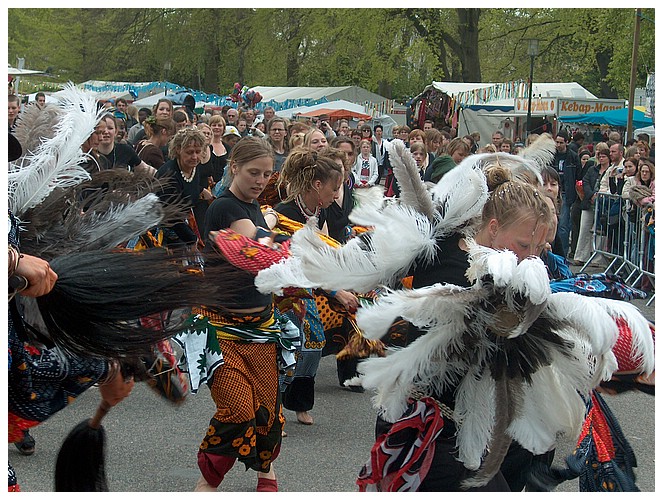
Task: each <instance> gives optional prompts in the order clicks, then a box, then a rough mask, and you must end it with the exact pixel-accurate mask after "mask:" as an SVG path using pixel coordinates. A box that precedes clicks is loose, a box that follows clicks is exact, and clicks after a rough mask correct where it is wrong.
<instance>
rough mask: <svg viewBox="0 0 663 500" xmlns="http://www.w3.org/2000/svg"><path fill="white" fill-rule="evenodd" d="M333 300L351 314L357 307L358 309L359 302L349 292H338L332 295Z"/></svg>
mask: <svg viewBox="0 0 663 500" xmlns="http://www.w3.org/2000/svg"><path fill="white" fill-rule="evenodd" d="M334 298H335V299H336V300H338V301H339V302H340V303H341V305H342V306H343V307H345V308H346V309H347V310H348V311H349V312H351V313H353V312H356V311H357V307H359V301H358V300H357V297H355V295H354V294H353V293H351V292H347V291H345V290H338V291H337V292H336V294H335V295H334Z"/></svg>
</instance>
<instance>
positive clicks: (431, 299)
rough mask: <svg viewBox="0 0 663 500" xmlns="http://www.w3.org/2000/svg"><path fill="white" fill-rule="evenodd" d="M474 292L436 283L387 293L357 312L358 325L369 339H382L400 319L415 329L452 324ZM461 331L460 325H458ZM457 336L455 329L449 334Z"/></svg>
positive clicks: (465, 310) (464, 309)
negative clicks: (397, 319) (395, 321)
mask: <svg viewBox="0 0 663 500" xmlns="http://www.w3.org/2000/svg"><path fill="white" fill-rule="evenodd" d="M475 297H476V292H472V291H468V289H466V288H463V287H460V286H457V285H442V284H440V283H437V284H435V285H431V286H429V287H424V288H418V289H416V290H399V291H387V292H386V293H385V294H384V295H381V296H380V297H379V298H378V300H377V301H376V302H375V303H374V304H372V305H369V306H366V307H362V308H360V309H359V310H358V311H357V325H358V326H359V328H361V330H362V332H363V333H364V336H365V337H366V338H369V339H376V338H380V337H382V336H383V335H384V334H385V333H387V330H388V329H389V327H390V326H391V324H392V323H393V322H394V320H396V318H398V317H399V316H401V317H403V318H404V319H406V320H407V321H409V322H411V323H412V324H413V325H415V326H417V327H434V326H440V325H449V324H453V321H454V320H456V319H458V318H462V317H463V316H464V315H465V313H466V312H467V308H468V307H469V304H468V302H469V300H470V299H472V298H475ZM457 326H458V327H459V328H460V329H464V326H463V325H462V321H461V322H460V323H459V324H458V325H457ZM456 333H458V328H456V329H454V330H453V332H452V334H453V335H455V334H456Z"/></svg>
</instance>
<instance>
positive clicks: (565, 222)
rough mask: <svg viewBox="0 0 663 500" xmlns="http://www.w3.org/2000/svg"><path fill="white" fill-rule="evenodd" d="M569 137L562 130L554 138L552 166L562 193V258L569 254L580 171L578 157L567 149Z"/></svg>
mask: <svg viewBox="0 0 663 500" xmlns="http://www.w3.org/2000/svg"><path fill="white" fill-rule="evenodd" d="M568 144H569V136H568V134H567V133H566V131H564V130H560V131H559V132H557V135H556V136H555V148H556V149H557V151H556V152H555V158H554V159H553V163H552V166H553V167H555V168H556V169H557V172H558V173H559V180H560V182H559V188H560V190H561V191H562V207H561V213H560V216H559V236H560V238H561V239H562V248H563V249H564V257H566V256H567V255H568V253H569V234H570V233H571V205H573V202H574V201H576V197H577V196H578V195H577V194H576V189H575V185H576V179H577V175H578V170H579V169H580V161H579V160H578V155H577V154H576V153H575V152H573V151H572V150H571V149H569V147H568Z"/></svg>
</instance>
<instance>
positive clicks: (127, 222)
mask: <svg viewBox="0 0 663 500" xmlns="http://www.w3.org/2000/svg"><path fill="white" fill-rule="evenodd" d="M55 108H56V109H57V112H54V113H51V114H49V115H48V116H50V117H51V118H52V119H53V122H52V123H51V129H52V130H51V133H50V134H47V135H46V136H45V137H41V138H39V137H37V135H38V134H39V130H49V127H47V126H46V125H45V124H43V123H41V124H40V127H37V129H36V130H31V129H29V127H30V124H29V122H28V121H27V118H28V115H26V121H25V122H23V123H19V125H18V130H17V132H18V133H19V135H21V134H24V135H23V137H25V138H26V144H29V145H30V147H31V148H34V149H27V150H26V152H25V154H23V151H18V152H17V154H16V155H15V156H13V157H11V158H10V164H9V175H8V180H9V204H10V212H9V229H10V232H9V243H10V246H9V253H10V256H12V255H13V256H14V257H15V259H14V260H10V265H11V267H10V328H9V346H10V355H11V362H10V366H9V380H10V384H9V414H10V426H9V431H10V441H16V440H18V439H20V436H21V433H22V432H23V431H24V430H26V429H28V428H30V427H32V426H34V425H37V424H38V423H40V422H42V421H44V420H45V419H47V418H48V417H50V416H51V415H52V414H54V413H55V412H57V411H59V410H61V409H62V408H63V407H64V406H66V405H67V404H68V403H70V402H71V401H72V400H73V399H74V398H75V397H76V396H77V395H78V394H80V393H81V392H83V391H84V390H86V389H87V388H88V387H90V386H91V385H93V384H95V383H97V382H99V383H103V382H104V381H106V382H107V383H108V384H111V383H115V382H117V383H118V384H119V389H120V392H118V391H115V393H114V394H109V393H108V391H106V394H105V395H104V391H102V397H104V398H105V399H106V400H107V402H108V403H109V404H110V405H113V404H116V403H117V402H119V400H121V399H122V397H124V396H126V394H127V393H128V392H127V389H126V387H127V386H128V387H129V389H130V383H129V384H125V383H124V379H125V377H127V378H129V379H130V378H131V375H132V374H133V371H134V370H136V369H139V368H140V365H136V364H135V360H134V357H135V356H137V355H140V354H141V353H142V352H144V351H145V349H147V348H149V346H151V345H152V344H154V343H155V342H156V341H158V340H160V339H163V338H167V337H168V336H170V335H173V334H174V333H175V332H176V331H178V330H179V328H177V326H178V325H176V324H173V325H171V326H169V329H167V330H164V331H159V332H154V331H151V330H148V329H145V328H141V327H140V325H139V324H138V319H139V318H140V317H142V316H145V315H147V314H151V313H157V312H161V311H167V310H172V309H175V308H179V307H187V306H191V305H194V304H195V305H198V304H206V303H210V302H211V300H212V299H211V297H214V302H215V304H218V302H219V301H223V300H224V299H225V298H226V297H228V295H229V294H228V292H227V290H229V289H233V288H234V289H241V285H239V283H240V282H241V279H243V277H245V276H247V274H246V273H244V272H242V271H239V270H236V269H235V268H233V267H232V266H230V265H229V264H228V263H227V262H226V261H225V259H222V258H221V257H220V256H218V255H216V256H214V255H212V256H211V257H210V258H209V259H208V261H207V262H206V264H207V265H208V268H207V269H206V270H205V273H204V274H203V273H188V272H184V271H185V270H184V269H183V268H182V265H181V260H182V257H181V256H174V255H169V254H168V253H167V252H166V251H165V250H163V249H155V251H148V252H135V253H134V252H126V251H124V252H123V251H118V250H117V249H116V248H115V247H116V245H118V244H119V243H122V242H126V241H127V240H128V239H129V238H131V237H133V236H135V235H137V234H141V233H143V232H144V231H146V230H147V228H148V227H151V226H152V225H154V224H155V223H159V222H164V221H165V220H167V219H168V218H169V217H170V216H173V214H174V212H175V211H176V210H175V209H173V208H170V209H169V208H165V207H163V205H161V204H160V202H159V200H158V198H157V197H156V196H155V195H154V194H152V193H150V192H148V191H152V188H151V187H146V185H145V184H144V183H140V182H138V183H136V182H135V181H136V180H137V179H136V178H132V179H131V181H130V182H126V179H125V184H124V186H123V187H122V188H120V187H119V185H121V184H122V182H116V183H115V181H116V179H114V178H113V177H112V174H111V173H104V174H105V175H106V177H105V178H104V184H106V189H104V190H101V191H99V190H97V189H92V191H93V192H94V193H95V194H94V195H90V194H89V193H90V189H89V188H91V187H93V184H94V182H95V181H94V179H91V177H90V175H89V173H88V172H87V171H86V170H85V169H84V168H83V167H82V164H83V163H84V162H85V160H86V159H87V158H88V156H87V154H86V153H84V152H83V151H82V150H81V146H82V145H83V144H85V143H87V141H88V140H89V138H90V136H91V135H92V134H93V132H94V129H95V125H96V123H97V122H98V120H99V115H98V112H97V106H96V102H95V100H94V98H93V97H92V96H91V95H90V94H87V93H85V92H83V91H81V90H78V89H76V88H75V87H73V85H68V86H67V87H66V88H65V92H64V95H63V96H62V99H61V101H60V103H59V104H58V105H56V106H55ZM44 116H46V115H44ZM10 139H11V138H10ZM17 149H19V150H20V149H21V148H20V147H19V148H17ZM97 180H98V179H97ZM85 183H88V184H87V185H85ZM114 183H115V184H114ZM148 186H149V183H148ZM17 215H18V216H20V217H21V219H23V220H22V221H21V220H19V219H18V218H17ZM29 218H31V219H33V220H34V221H35V223H34V224H30V222H29V220H28V219H29ZM21 226H22V227H23V228H25V229H26V231H25V241H26V244H25V245H24V246H22V247H19V237H18V236H19V227H21ZM42 244H43V248H44V250H43V252H42V251H41V246H42ZM21 252H24V253H25V255H26V257H24V258H21ZM28 256H29V257H28ZM44 259H48V260H49V261H50V262H46V260H44ZM12 262H13V263H14V264H13V265H12ZM26 263H33V264H34V265H33V267H32V268H34V267H35V266H37V267H41V268H43V269H45V270H46V271H45V274H44V273H42V274H39V275H36V274H35V273H33V272H31V271H30V269H29V268H26V265H27V264H26ZM48 276H50V278H49V280H48V281H46V280H45V278H46V277H48ZM249 278H250V276H249ZM251 281H252V279H251ZM137 282H139V283H142V284H143V288H142V289H138V290H137V288H136V283H137ZM221 283H222V284H223V285H220V284H221ZM235 285H238V286H237V287H235ZM12 288H13V290H14V292H12ZM16 292H18V293H19V294H20V295H21V297H20V298H21V303H20V304H19V303H18V296H16ZM171 327H172V328H171ZM53 374H57V376H54V375H53ZM118 394H121V395H120V396H118ZM35 395H37V397H36V398H35ZM12 476H13V475H12V470H11V467H10V489H11V488H12V487H13V488H15V489H16V488H18V486H17V483H16V481H15V476H13V478H12ZM79 476H81V474H79ZM81 479H83V480H85V479H89V482H87V483H86V485H85V486H81V488H93V489H96V490H103V489H105V488H106V484H105V478H103V477H98V476H94V477H90V478H81Z"/></svg>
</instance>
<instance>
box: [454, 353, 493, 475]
mask: <svg viewBox="0 0 663 500" xmlns="http://www.w3.org/2000/svg"><path fill="white" fill-rule="evenodd" d="M479 370H480V368H479V367H478V366H477V365H473V366H472V367H470V369H469V371H468V372H467V374H466V375H465V376H464V377H463V380H462V382H461V383H460V385H459V386H458V390H457V392H456V400H455V408H454V420H455V422H456V429H457V436H458V439H457V443H458V458H459V460H460V461H461V462H463V465H465V467H467V468H468V469H470V470H477V469H478V468H479V467H480V466H481V459H482V457H483V455H484V453H485V451H486V448H487V447H488V443H489V442H490V438H491V431H492V429H493V426H494V424H495V421H494V420H495V381H494V380H493V379H492V378H491V377H490V374H489V373H488V370H482V371H481V372H480V373H479Z"/></svg>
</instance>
